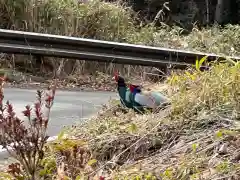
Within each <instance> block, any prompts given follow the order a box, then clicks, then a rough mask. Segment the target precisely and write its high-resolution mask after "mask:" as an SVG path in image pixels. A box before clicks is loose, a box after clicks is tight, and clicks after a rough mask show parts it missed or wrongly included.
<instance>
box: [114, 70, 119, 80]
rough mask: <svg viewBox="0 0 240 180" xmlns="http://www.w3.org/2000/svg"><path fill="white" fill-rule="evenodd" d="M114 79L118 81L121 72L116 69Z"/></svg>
mask: <svg viewBox="0 0 240 180" xmlns="http://www.w3.org/2000/svg"><path fill="white" fill-rule="evenodd" d="M114 79H115V81H116V82H118V79H119V73H118V72H117V71H115V73H114Z"/></svg>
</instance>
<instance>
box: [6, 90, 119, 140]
mask: <svg viewBox="0 0 240 180" xmlns="http://www.w3.org/2000/svg"><path fill="white" fill-rule="evenodd" d="M4 95H5V97H4V100H5V101H6V100H9V101H10V102H11V103H12V104H13V108H14V110H15V112H16V113H17V115H18V116H19V117H21V118H24V117H23V115H22V113H21V112H22V111H23V110H24V107H25V106H26V105H27V104H30V105H32V104H33V103H34V101H35V100H36V90H27V89H16V88H8V89H4ZM111 97H112V98H115V97H117V93H113V92H83V91H81V92H80V91H75V92H72V91H56V95H55V101H54V105H53V107H52V110H51V114H50V122H49V128H48V135H49V136H55V135H57V134H58V132H59V131H60V130H61V128H62V127H63V126H68V125H72V124H74V123H77V122H80V121H81V118H87V117H89V116H91V115H93V114H94V113H96V112H97V111H98V110H99V108H100V107H101V104H104V103H107V102H108V100H109V99H110V98H111Z"/></svg>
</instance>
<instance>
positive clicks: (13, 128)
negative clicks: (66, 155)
mask: <svg viewBox="0 0 240 180" xmlns="http://www.w3.org/2000/svg"><path fill="white" fill-rule="evenodd" d="M3 84H4V80H3V79H2V80H1V85H0V90H1V91H0V112H1V113H0V145H2V146H3V148H4V149H6V150H7V152H8V153H9V154H10V155H11V156H12V157H14V158H15V159H16V160H17V161H18V162H17V163H13V164H11V165H10V166H9V169H8V172H9V173H10V174H11V175H12V176H13V177H14V178H16V179H18V178H24V179H29V180H30V179H31V180H33V179H36V178H37V177H38V168H39V165H40V163H41V160H42V159H43V157H44V146H45V144H46V142H47V139H48V136H47V134H46V131H47V127H48V122H49V113H50V109H51V107H52V105H53V100H54V96H55V90H56V86H55V85H54V86H53V87H52V88H51V89H50V88H49V89H48V90H49V92H47V93H46V96H44V95H43V92H42V91H38V92H37V102H36V103H35V104H34V109H33V110H32V108H31V107H30V106H29V105H27V106H26V107H25V110H24V111H23V114H24V116H25V117H26V118H27V120H28V126H26V125H24V121H23V120H21V119H19V118H18V117H17V116H16V114H15V112H14V110H13V106H12V104H10V102H9V101H7V102H6V106H4V104H3V98H4V95H3ZM44 101H45V102H44ZM44 108H45V112H44V111H43V109H44ZM33 111H34V113H33ZM34 114H35V116H36V117H34Z"/></svg>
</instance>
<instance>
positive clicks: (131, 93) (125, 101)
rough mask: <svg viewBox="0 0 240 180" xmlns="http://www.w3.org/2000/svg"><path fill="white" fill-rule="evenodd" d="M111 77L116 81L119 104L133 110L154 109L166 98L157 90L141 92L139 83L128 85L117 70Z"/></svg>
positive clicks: (139, 111)
mask: <svg viewBox="0 0 240 180" xmlns="http://www.w3.org/2000/svg"><path fill="white" fill-rule="evenodd" d="M113 79H115V81H116V82H117V90H118V94H119V96H120V102H121V104H122V105H123V106H125V107H127V108H131V109H133V110H134V111H135V112H138V113H145V110H144V109H149V110H150V109H154V108H156V107H157V106H159V105H160V104H162V103H164V102H166V101H167V100H168V99H167V98H166V97H165V96H164V95H162V94H161V93H159V92H154V91H152V92H150V93H149V94H146V93H143V92H142V89H141V87H140V86H139V85H134V84H129V87H128V86H127V84H126V82H125V79H124V78H123V77H122V76H120V75H119V73H118V72H115V74H114V76H113Z"/></svg>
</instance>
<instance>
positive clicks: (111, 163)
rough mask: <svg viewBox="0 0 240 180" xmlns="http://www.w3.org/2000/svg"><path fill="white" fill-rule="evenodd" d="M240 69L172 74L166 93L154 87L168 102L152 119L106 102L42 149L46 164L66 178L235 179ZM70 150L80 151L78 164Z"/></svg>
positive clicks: (222, 66)
mask: <svg viewBox="0 0 240 180" xmlns="http://www.w3.org/2000/svg"><path fill="white" fill-rule="evenodd" d="M239 65H240V64H239V62H233V61H230V60H229V61H224V62H221V63H219V62H218V63H217V62H214V63H213V64H212V66H211V69H210V70H209V71H204V72H202V71H199V70H198V69H192V68H189V69H188V70H186V71H184V72H182V73H180V74H179V73H178V74H176V73H174V74H172V75H171V76H170V77H169V78H168V79H167V81H166V84H165V86H163V85H162V84H154V85H152V90H155V91H160V92H162V93H164V94H165V95H166V96H168V97H169V98H170V99H171V105H169V106H168V107H166V108H165V109H164V110H161V111H158V112H155V113H147V114H144V115H141V114H136V113H135V112H133V111H131V110H124V111H123V109H122V107H120V106H119V104H118V103H119V102H118V101H117V100H112V101H111V103H110V104H109V105H108V106H105V107H103V109H102V110H101V111H100V112H99V113H98V115H97V116H96V117H93V118H92V119H90V120H89V121H87V122H84V123H82V124H80V125H79V126H76V127H71V128H70V129H65V130H63V131H62V132H61V133H60V134H59V137H58V140H57V141H55V142H53V143H50V144H49V145H48V146H49V149H48V153H47V154H49V156H47V158H46V160H47V159H48V158H49V157H51V158H50V159H51V162H52V159H54V158H55V164H54V166H52V167H55V166H56V164H58V167H60V164H61V163H62V164H65V169H64V170H63V169H62V172H63V173H62V174H63V175H65V176H68V177H71V178H70V179H77V178H80V179H87V178H88V177H90V179H102V178H105V179H168V180H169V179H172V180H174V179H179V180H180V179H181V180H185V179H199V180H200V179H201V180H202V179H211V180H212V179H224V178H228V179H233V180H237V179H239V177H240V166H239V161H240V154H239V151H240V146H239V145H240V114H239V112H240V104H239V102H240V101H239V97H240V87H239V85H240V66H239ZM146 91H147V89H146ZM73 147H75V148H76V147H81V152H82V153H79V154H78V155H79V156H80V157H82V158H80V159H79V160H77V158H76V155H74V152H76V150H74V148H73ZM64 154H67V155H64ZM82 154H85V156H83V155H82ZM61 157H62V158H63V157H64V158H63V159H62V160H60V161H59V159H61ZM56 159H57V161H56ZM77 163H80V164H81V166H80V165H76V164H77ZM68 166H69V168H67V167H68ZM54 172H57V170H56V168H55V170H54ZM51 173H52V172H51ZM51 173H47V172H45V176H46V174H47V175H48V176H49V175H50V174H51ZM74 173H75V174H74Z"/></svg>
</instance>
